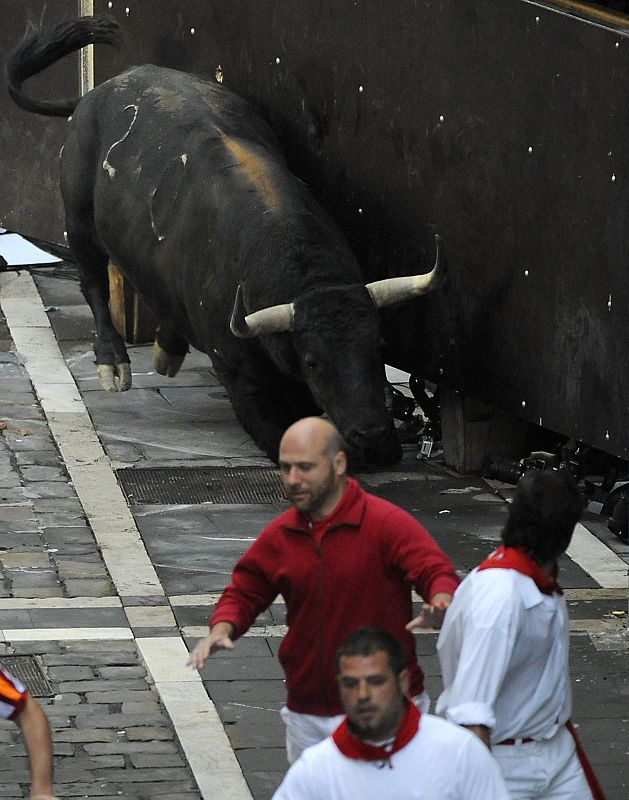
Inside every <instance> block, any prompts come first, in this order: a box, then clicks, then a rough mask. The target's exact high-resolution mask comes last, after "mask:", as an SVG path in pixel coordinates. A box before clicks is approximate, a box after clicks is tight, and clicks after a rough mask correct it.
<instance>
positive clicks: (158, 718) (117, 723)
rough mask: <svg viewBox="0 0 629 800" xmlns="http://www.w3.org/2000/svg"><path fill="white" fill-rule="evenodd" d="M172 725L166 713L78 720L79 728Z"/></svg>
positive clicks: (96, 715)
mask: <svg viewBox="0 0 629 800" xmlns="http://www.w3.org/2000/svg"><path fill="white" fill-rule="evenodd" d="M155 724H164V725H168V724H170V720H169V718H168V717H167V716H166V714H165V713H162V712H156V713H153V714H90V715H89V717H88V718H87V719H85V720H83V719H77V720H76V726H77V728H82V727H85V728H88V727H89V728H111V727H114V728H124V726H125V725H134V726H135V725H155Z"/></svg>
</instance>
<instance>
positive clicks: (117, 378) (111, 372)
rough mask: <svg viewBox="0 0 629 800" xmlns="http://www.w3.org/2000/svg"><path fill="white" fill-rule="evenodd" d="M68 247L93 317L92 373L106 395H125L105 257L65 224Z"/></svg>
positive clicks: (123, 354) (124, 357)
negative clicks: (94, 364) (94, 336)
mask: <svg viewBox="0 0 629 800" xmlns="http://www.w3.org/2000/svg"><path fill="white" fill-rule="evenodd" d="M68 244H69V246H70V250H71V251H72V253H73V255H74V256H75V258H76V260H77V263H78V267H79V276H80V281H81V291H82V292H83V296H84V297H85V299H86V301H87V303H88V305H89V307H90V308H91V309H92V314H93V315H94V323H95V325H96V339H95V340H94V355H95V356H96V360H95V363H96V374H97V375H98V380H99V382H100V385H101V387H102V388H103V389H104V390H105V391H107V392H126V391H127V389H129V388H130V387H131V367H130V364H129V356H128V354H127V348H126V347H125V344H124V341H123V339H122V337H121V336H120V334H119V333H118V331H117V330H116V329H115V328H114V325H113V322H112V321H111V314H110V313H109V275H108V272H107V263H108V258H107V255H106V254H105V253H103V251H102V250H100V249H99V248H98V247H96V245H94V244H93V243H92V242H91V241H90V240H89V239H87V238H86V237H85V236H84V235H83V233H82V232H81V231H77V230H72V226H71V225H70V224H68Z"/></svg>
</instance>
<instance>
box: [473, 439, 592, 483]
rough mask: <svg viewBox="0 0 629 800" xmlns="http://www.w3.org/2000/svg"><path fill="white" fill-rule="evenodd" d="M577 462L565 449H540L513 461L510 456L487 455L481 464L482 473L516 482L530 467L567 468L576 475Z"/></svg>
mask: <svg viewBox="0 0 629 800" xmlns="http://www.w3.org/2000/svg"><path fill="white" fill-rule="evenodd" d="M578 466H579V465H578V463H577V462H576V461H575V460H574V459H573V458H570V454H569V452H568V451H567V450H566V451H565V452H563V448H562V453H561V455H557V454H556V453H545V452H543V451H541V450H539V451H537V452H535V453H529V455H528V456H527V457H526V458H521V459H520V460H519V461H514V460H513V459H511V458H502V457H501V456H497V455H489V456H487V457H486V458H485V463H484V464H483V474H484V475H486V476H487V477H488V478H496V479H497V480H499V481H502V482H503V483H513V484H516V483H517V482H518V481H519V480H520V478H521V477H522V476H523V475H524V473H526V472H529V471H530V470H532V469H537V470H540V471H541V470H545V469H567V470H568V471H569V472H571V473H572V475H574V477H575V478H576V477H578V474H577V473H578Z"/></svg>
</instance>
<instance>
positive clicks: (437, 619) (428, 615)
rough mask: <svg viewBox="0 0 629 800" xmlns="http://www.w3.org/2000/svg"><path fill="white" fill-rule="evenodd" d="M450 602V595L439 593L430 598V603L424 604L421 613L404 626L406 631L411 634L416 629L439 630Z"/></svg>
mask: <svg viewBox="0 0 629 800" xmlns="http://www.w3.org/2000/svg"><path fill="white" fill-rule="evenodd" d="M451 602H452V595H451V594H448V593H447V592H439V593H438V594H436V595H435V596H434V597H433V598H432V600H431V601H430V603H424V605H423V606H422V610H421V613H420V614H419V615H418V616H417V617H415V619H412V620H411V621H410V622H409V623H408V625H406V630H407V631H411V632H412V631H414V630H416V629H417V628H436V629H437V630H439V628H441V626H442V625H443V618H444V617H445V615H446V611H447V610H448V606H449V605H450V603H451Z"/></svg>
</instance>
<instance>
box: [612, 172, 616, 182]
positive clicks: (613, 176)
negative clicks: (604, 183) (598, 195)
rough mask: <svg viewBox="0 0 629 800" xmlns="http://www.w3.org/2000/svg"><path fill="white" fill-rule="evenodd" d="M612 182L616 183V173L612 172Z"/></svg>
mask: <svg viewBox="0 0 629 800" xmlns="http://www.w3.org/2000/svg"><path fill="white" fill-rule="evenodd" d="M612 183H616V175H615V174H614V173H613V172H612Z"/></svg>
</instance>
